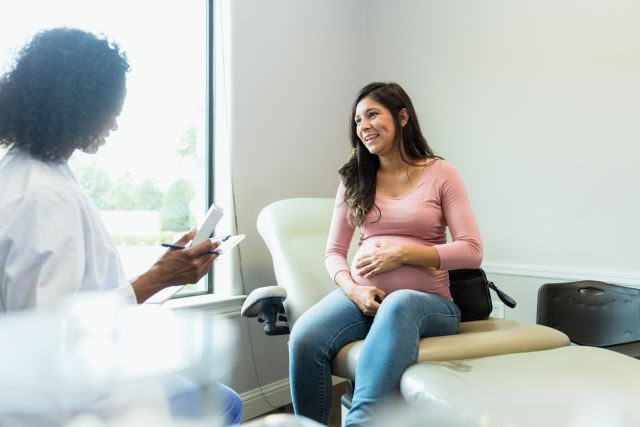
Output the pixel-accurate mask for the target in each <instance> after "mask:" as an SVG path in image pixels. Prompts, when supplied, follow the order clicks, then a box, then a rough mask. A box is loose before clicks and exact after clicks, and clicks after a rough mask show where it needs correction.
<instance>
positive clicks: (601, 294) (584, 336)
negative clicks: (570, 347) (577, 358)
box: [536, 280, 640, 347]
mask: <svg viewBox="0 0 640 427" xmlns="http://www.w3.org/2000/svg"><path fill="white" fill-rule="evenodd" d="M536 322H537V323H538V324H540V325H545V326H550V327H552V328H554V329H558V330H560V331H562V332H564V333H565V334H567V335H568V336H569V339H570V340H571V341H573V342H575V343H577V344H581V345H590V346H596V347H607V346H612V345H619V344H626V343H630V342H634V341H639V340H640V289H635V288H629V287H625V286H619V285H613V284H610V283H604V282H597V281H591V280H583V281H578V282H568V283H547V284H545V285H543V286H541V287H540V289H539V290H538V314H537V320H536Z"/></svg>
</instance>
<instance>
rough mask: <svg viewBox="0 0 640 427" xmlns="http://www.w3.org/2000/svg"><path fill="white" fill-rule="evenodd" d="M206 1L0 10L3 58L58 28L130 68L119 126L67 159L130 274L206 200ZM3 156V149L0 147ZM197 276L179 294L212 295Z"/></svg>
mask: <svg viewBox="0 0 640 427" xmlns="http://www.w3.org/2000/svg"><path fill="white" fill-rule="evenodd" d="M212 7H213V1H212V0H199V1H189V2H181V1H173V2H156V1H151V0H149V1H135V2H131V1H128V0H110V1H109V2H98V1H86V0H58V1H55V2H44V1H38V0H35V1H21V2H15V3H13V4H12V6H11V8H10V9H8V10H9V11H5V12H3V14H2V16H1V17H0V55H2V56H1V58H2V59H3V61H4V63H3V64H2V66H3V67H2V71H3V72H4V70H6V67H7V66H8V65H9V64H8V63H7V62H6V61H7V60H8V59H9V58H11V57H12V56H13V54H14V50H15V49H16V48H19V47H20V46H22V45H23V44H24V43H25V42H26V41H27V40H28V39H29V37H30V36H32V35H33V34H34V33H35V32H37V31H39V30H41V29H45V28H53V27H59V26H68V27H77V28H81V29H85V30H88V31H91V32H93V33H102V34H106V35H108V36H109V37H110V38H111V39H113V40H114V41H116V42H117V43H118V44H120V46H121V47H122V48H123V50H124V51H126V52H127V55H128V57H129V61H130V64H131V72H130V73H129V76H128V79H127V98H126V101H125V104H124V108H123V111H122V114H121V115H120V117H119V119H118V130H117V131H116V132H113V133H112V134H111V136H110V137H109V139H108V140H107V144H106V145H105V146H103V147H102V148H101V149H100V151H99V152H98V154H97V155H87V154H83V153H80V152H76V154H74V156H73V157H72V159H71V161H70V164H71V167H72V169H73V170H74V172H75V174H76V176H77V178H78V179H79V181H81V183H82V184H83V185H84V186H85V188H86V189H87V191H88V192H89V194H90V196H91V197H92V198H93V200H94V202H95V203H96V205H97V206H98V208H99V209H100V210H101V212H102V214H103V218H104V220H105V223H106V225H107V229H108V230H109V231H110V233H111V235H112V237H113V239H114V241H115V243H116V245H117V246H118V249H119V251H120V255H121V258H122V262H123V264H124V268H125V272H126V274H127V276H128V277H129V278H133V277H135V276H136V275H138V274H140V273H142V272H144V271H146V270H147V269H148V268H149V267H150V266H151V265H152V264H153V263H154V262H155V260H156V259H157V258H158V257H159V256H160V255H161V254H162V253H163V250H164V249H163V248H161V247H160V246H159V245H160V243H161V242H171V241H175V240H176V239H177V238H179V237H180V236H181V235H182V234H184V233H185V232H187V231H188V230H189V229H191V228H192V227H193V226H194V225H195V224H196V221H197V219H198V218H199V217H201V216H202V215H203V214H204V212H205V211H206V208H207V206H208V205H209V203H207V202H208V201H210V200H213V195H212V192H213V191H212V189H213V185H212V183H213V179H212V176H211V175H212V172H211V171H212V170H213V168H212V167H211V165H212V160H211V159H212V158H213V155H212V154H211V153H212V152H213V145H212V140H213V131H212V112H213V111H212V110H213V108H212V105H213V103H212V99H211V96H207V94H208V93H209V92H210V91H211V87H212V81H213V80H212V79H213V71H212V63H213V61H210V55H209V54H208V52H211V51H212V49H211V47H210V46H212V34H213V32H212ZM0 154H2V153H0ZM207 283H208V280H207V278H204V279H203V280H202V281H201V282H200V283H198V284H195V285H189V286H187V287H186V288H185V289H183V290H182V291H181V293H180V294H181V295H193V294H197V293H206V292H212V286H208V285H207Z"/></svg>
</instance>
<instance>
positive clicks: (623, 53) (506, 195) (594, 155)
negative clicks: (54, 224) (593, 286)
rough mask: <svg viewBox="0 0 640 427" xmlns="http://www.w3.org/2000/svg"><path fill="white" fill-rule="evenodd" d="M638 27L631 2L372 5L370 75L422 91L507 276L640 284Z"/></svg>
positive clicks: (436, 138) (374, 0) (491, 265)
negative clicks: (588, 278)
mask: <svg viewBox="0 0 640 427" xmlns="http://www.w3.org/2000/svg"><path fill="white" fill-rule="evenodd" d="M639 20H640V3H638V2H633V1H625V0H610V1H603V0H601V1H596V0H587V1H562V2H558V1H552V0H541V1H536V2H525V1H511V0H485V1H481V2H478V1H475V0H453V1H446V2H443V1H434V0H397V1H395V2H394V3H393V7H390V3H389V2H387V1H383V0H368V1H367V17H366V26H365V34H364V40H365V52H366V54H365V80H367V81H369V80H393V81H398V82H399V83H401V84H402V85H403V86H404V87H405V89H407V91H408V93H409V94H410V95H411V96H412V98H413V100H414V104H415V107H416V109H417V111H418V114H419V116H420V119H421V121H422V127H423V129H424V130H425V132H426V136H427V138H428V140H429V141H430V143H431V144H432V146H433V147H434V149H435V150H436V152H438V153H440V154H441V155H443V156H444V157H445V158H447V159H448V160H450V161H451V162H453V163H454V165H456V166H457V168H458V169H459V170H460V172H461V174H462V175H463V177H464V179H465V182H466V185H467V187H468V190H469V192H470V195H471V198H472V203H473V206H474V210H475V213H476V216H477V218H478V221H479V223H480V227H481V230H482V235H483V239H484V243H485V265H486V266H487V267H488V269H492V271H494V272H501V273H505V272H508V273H509V275H508V276H504V275H503V276H504V277H503V278H502V279H501V281H507V282H508V281H509V280H510V279H509V277H517V276H520V277H523V276H524V275H527V274H528V275H531V274H532V272H533V276H535V277H538V278H540V279H544V280H546V279H545V277H549V276H552V277H557V276H558V275H560V276H562V277H565V276H567V277H566V278H567V279H568V278H570V277H569V276H572V277H575V278H581V277H585V276H589V277H590V276H596V275H598V276H599V277H600V278H605V279H607V278H609V279H611V280H613V281H617V282H631V281H633V280H635V282H636V283H640V262H639V261H638V260H639V255H640V249H638V243H637V242H638V240H639V238H640V226H638V223H637V217H638V213H639V211H640V196H639V195H638V194H639V193H638V190H637V186H638V183H640V168H638V167H637V165H636V164H637V159H638V157H639V156H640V145H639V144H638V142H639V141H640V127H639V126H638V125H637V123H638V118H639V117H640V103H639V102H638V97H639V95H640V55H639V54H638V53H639V52H640V27H639V26H638V25H637V22H638V21H639ZM522 270H526V271H527V273H526V274H524V273H517V271H522ZM553 272H556V273H558V272H559V274H555V273H553ZM552 273H553V274H552ZM541 281H542V280H538V281H535V283H536V284H535V286H538V284H539V282H541ZM523 283H524V282H523ZM527 283H529V282H527ZM536 289H537V287H536ZM533 294H534V295H535V292H534V293H533ZM528 295H529V294H528ZM529 296H530V295H529ZM532 304H533V305H535V301H533V302H532V301H524V302H523V305H525V306H528V307H529V309H527V312H530V311H531V310H530V308H531V305H532ZM525 317H526V318H528V320H534V319H532V318H531V317H530V316H529V315H527V316H525Z"/></svg>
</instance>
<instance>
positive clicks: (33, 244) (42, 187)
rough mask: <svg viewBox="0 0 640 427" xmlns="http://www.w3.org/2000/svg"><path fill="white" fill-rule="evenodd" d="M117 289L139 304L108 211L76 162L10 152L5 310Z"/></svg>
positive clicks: (0, 238)
mask: <svg viewBox="0 0 640 427" xmlns="http://www.w3.org/2000/svg"><path fill="white" fill-rule="evenodd" d="M110 289H113V290H114V291H115V292H118V293H121V294H122V295H123V296H125V298H127V299H129V300H131V301H132V302H133V301H135V295H134V293H133V289H132V287H131V285H130V284H129V283H128V282H127V280H126V278H125V276H124V271H123V268H122V263H121V261H120V258H119V256H118V252H117V250H116V247H115V245H114V243H113V241H112V240H111V237H110V236H109V234H108V233H107V230H106V228H105V226H104V224H103V222H102V219H101V217H100V213H99V212H98V209H97V208H96V207H95V205H94V204H93V202H92V201H91V200H90V198H89V197H88V196H87V194H86V193H85V191H84V190H83V189H82V187H81V186H80V184H79V183H78V182H77V180H76V178H75V176H74V175H73V173H72V172H71V169H70V168H69V165H68V164H67V163H66V162H60V163H50V162H49V163H48V162H43V161H40V160H37V159H35V158H34V157H32V156H31V155H29V154H28V153H26V152H24V151H22V150H18V149H15V148H14V149H12V150H10V151H9V152H8V153H7V154H6V155H5V156H4V158H2V159H1V160H0V313H1V312H6V311H10V310H20V309H27V308H42V307H47V306H49V305H51V304H52V303H55V302H56V301H57V300H58V299H60V298H62V297H64V296H66V295H69V294H72V293H75V292H78V291H83V290H110Z"/></svg>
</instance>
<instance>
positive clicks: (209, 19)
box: [171, 0, 216, 300]
mask: <svg viewBox="0 0 640 427" xmlns="http://www.w3.org/2000/svg"><path fill="white" fill-rule="evenodd" d="M204 1H206V2H207V7H206V17H205V19H206V23H205V25H206V26H207V28H206V37H207V42H206V43H205V49H206V52H205V55H206V67H207V69H206V82H205V91H206V94H205V109H206V111H205V124H204V129H205V132H204V140H205V171H206V172H205V174H206V176H205V180H206V182H205V195H206V206H207V208H208V207H209V206H211V204H212V203H213V201H214V200H215V171H214V169H215V125H216V122H215V120H216V118H215V81H216V80H215V78H216V75H215V65H216V64H215V57H216V52H215V39H214V37H215V27H214V25H215V19H214V18H215V16H214V2H215V1H216V0H204ZM205 210H206V208H205ZM204 280H205V290H204V291H190V292H185V293H184V294H183V293H182V291H180V292H178V293H176V294H175V295H174V296H173V297H171V299H174V300H176V299H183V298H189V297H195V296H200V295H211V294H214V293H215V292H214V291H215V289H214V288H215V283H214V274H213V269H211V270H209V272H208V273H207V275H206V276H205V277H204Z"/></svg>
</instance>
